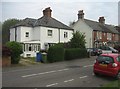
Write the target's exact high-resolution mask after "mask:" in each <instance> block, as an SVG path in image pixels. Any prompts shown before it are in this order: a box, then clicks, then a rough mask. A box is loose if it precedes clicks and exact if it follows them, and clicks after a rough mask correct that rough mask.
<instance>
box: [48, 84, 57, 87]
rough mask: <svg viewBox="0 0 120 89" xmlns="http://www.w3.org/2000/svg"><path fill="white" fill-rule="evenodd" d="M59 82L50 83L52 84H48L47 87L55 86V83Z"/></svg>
mask: <svg viewBox="0 0 120 89" xmlns="http://www.w3.org/2000/svg"><path fill="white" fill-rule="evenodd" d="M57 84H58V83H53V84H50V85H46V87H51V86H54V85H57Z"/></svg>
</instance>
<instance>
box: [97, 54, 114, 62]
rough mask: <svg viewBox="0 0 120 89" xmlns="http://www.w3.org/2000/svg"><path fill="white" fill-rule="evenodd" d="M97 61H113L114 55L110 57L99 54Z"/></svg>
mask: <svg viewBox="0 0 120 89" xmlns="http://www.w3.org/2000/svg"><path fill="white" fill-rule="evenodd" d="M97 61H98V62H109V63H113V62H114V59H113V58H112V57H109V56H102V55H100V56H98V58H97Z"/></svg>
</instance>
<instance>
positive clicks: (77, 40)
mask: <svg viewBox="0 0 120 89" xmlns="http://www.w3.org/2000/svg"><path fill="white" fill-rule="evenodd" d="M85 43H86V41H85V36H84V35H83V34H82V33H80V32H78V31H76V32H75V33H73V38H72V39H71V40H70V45H71V47H72V48H85Z"/></svg>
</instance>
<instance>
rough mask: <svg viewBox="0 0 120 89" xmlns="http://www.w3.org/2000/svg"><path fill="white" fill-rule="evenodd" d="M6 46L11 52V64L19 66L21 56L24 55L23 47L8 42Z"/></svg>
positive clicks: (13, 42)
mask: <svg viewBox="0 0 120 89" xmlns="http://www.w3.org/2000/svg"><path fill="white" fill-rule="evenodd" d="M6 46H7V47H8V48H9V49H10V50H11V63H12V64H18V63H19V61H20V54H22V53H23V50H22V45H21V44H20V43H18V42H15V41H11V42H7V43H6Z"/></svg>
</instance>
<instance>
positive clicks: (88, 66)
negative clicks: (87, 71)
mask: <svg viewBox="0 0 120 89" xmlns="http://www.w3.org/2000/svg"><path fill="white" fill-rule="evenodd" d="M90 66H93V65H87V66H83V67H90Z"/></svg>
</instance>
